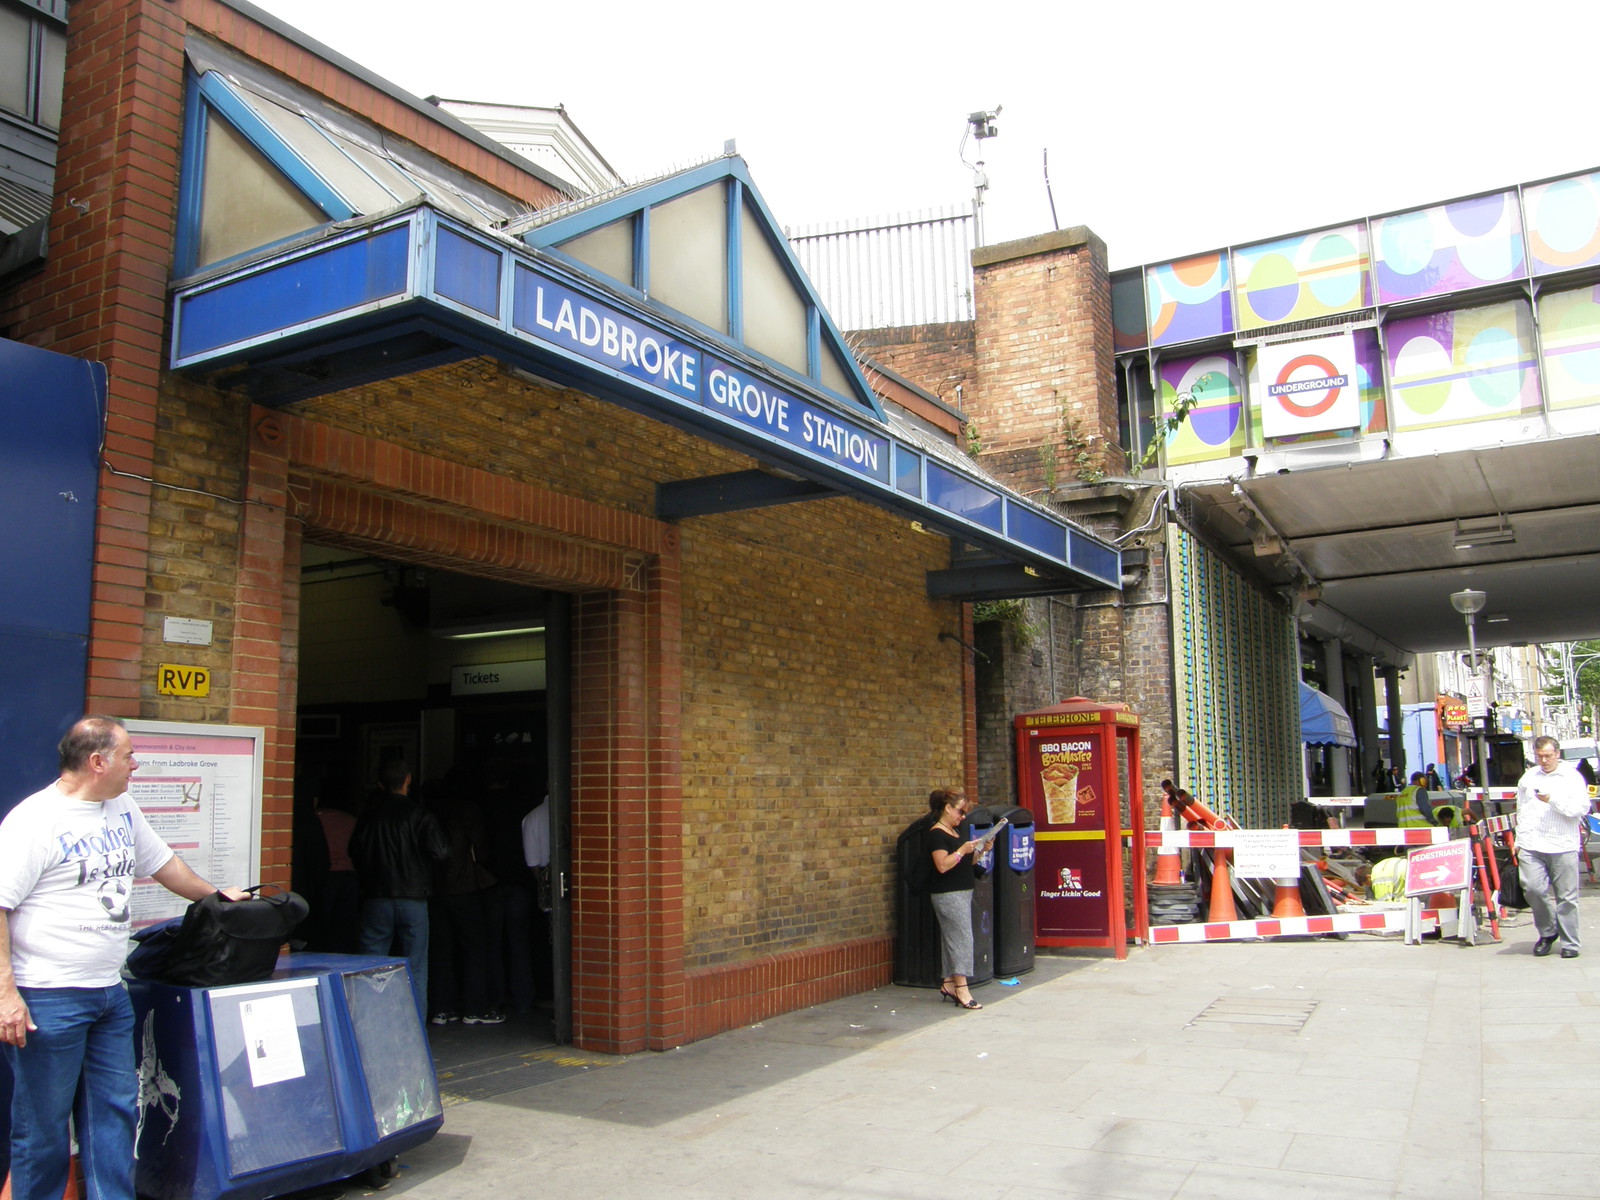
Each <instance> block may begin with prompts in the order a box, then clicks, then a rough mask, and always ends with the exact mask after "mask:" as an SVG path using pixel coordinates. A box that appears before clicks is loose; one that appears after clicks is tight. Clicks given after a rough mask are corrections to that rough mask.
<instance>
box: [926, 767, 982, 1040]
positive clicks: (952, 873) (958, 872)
mask: <svg viewBox="0 0 1600 1200" xmlns="http://www.w3.org/2000/svg"><path fill="white" fill-rule="evenodd" d="M928 809H929V811H930V812H931V813H932V815H933V819H934V820H933V824H932V825H930V826H929V827H928V831H927V833H925V834H923V840H922V845H923V849H924V850H925V851H926V852H927V853H928V854H930V855H932V856H933V871H934V874H933V879H932V880H931V881H930V882H929V884H928V896H929V899H930V900H932V902H933V911H934V914H935V915H936V916H937V917H938V918H939V940H940V944H941V950H942V956H943V962H944V982H943V983H941V984H940V985H939V992H940V994H941V995H943V996H945V997H947V998H948V999H949V1000H950V1001H951V1002H952V1003H954V1004H958V1005H960V1006H961V1007H962V1008H974V1009H976V1008H982V1007H983V1005H981V1004H979V1003H978V1002H977V1001H976V1000H974V999H973V998H972V993H971V992H970V991H969V990H968V989H967V977H968V976H970V975H971V974H972V889H973V885H974V883H975V882H976V877H975V876H974V874H973V869H972V863H973V859H974V858H975V857H976V856H977V854H978V853H979V852H980V848H981V847H982V845H983V843H984V839H981V838H980V839H977V840H974V841H962V839H961V834H960V832H959V830H960V829H961V822H962V819H963V818H964V817H965V816H966V812H967V798H966V797H965V796H963V795H962V794H961V793H960V792H956V791H951V790H949V789H947V788H936V789H935V790H934V791H933V792H931V793H930V794H929V796H928Z"/></svg>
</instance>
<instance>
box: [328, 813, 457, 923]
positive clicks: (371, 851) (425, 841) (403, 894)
mask: <svg viewBox="0 0 1600 1200" xmlns="http://www.w3.org/2000/svg"><path fill="white" fill-rule="evenodd" d="M449 855H450V842H449V840H448V839H447V838H446V837H445V835H444V831H443V830H442V829H440V828H439V823H438V822H437V821H435V820H434V819H433V816H432V814H430V813H428V812H425V811H424V810H423V808H422V806H421V805H420V804H418V803H417V802H416V801H415V800H413V799H411V797H409V796H400V795H395V794H394V793H389V794H387V795H384V796H382V797H380V798H379V799H377V800H374V801H373V802H372V803H371V804H369V805H367V808H366V811H365V812H363V813H362V814H361V818H360V819H359V820H358V821H357V822H356V827H355V831H354V832H353V833H351V835H350V858H351V861H353V862H354V863H355V866H356V878H357V879H359V880H360V881H361V891H362V893H363V894H364V895H365V896H367V897H368V898H369V899H380V900H426V899H427V898H428V897H429V896H431V895H433V864H434V863H442V862H444V861H445V859H446V858H448V857H449Z"/></svg>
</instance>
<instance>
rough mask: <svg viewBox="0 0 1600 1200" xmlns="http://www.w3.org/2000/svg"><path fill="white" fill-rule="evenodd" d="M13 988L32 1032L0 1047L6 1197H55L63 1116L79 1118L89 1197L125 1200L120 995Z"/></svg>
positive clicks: (128, 1171)
mask: <svg viewBox="0 0 1600 1200" xmlns="http://www.w3.org/2000/svg"><path fill="white" fill-rule="evenodd" d="M17 991H18V992H19V993H20V994H21V996H22V999H23V1002H24V1003H25V1004H27V1006H28V1013H29V1015H30V1016H31V1017H32V1018H33V1023H34V1024H35V1025H37V1026H38V1028H37V1029H36V1030H34V1031H33V1032H32V1033H29V1034H28V1044H27V1045H26V1046H6V1047H5V1052H6V1061H7V1063H8V1064H9V1065H10V1067H11V1082H12V1089H13V1090H12V1096H11V1194H12V1196H13V1198H14V1200H61V1193H62V1192H63V1191H65V1190H66V1186H67V1160H68V1159H69V1158H70V1157H71V1152H72V1146H71V1142H70V1140H69V1139H68V1136H67V1117H68V1115H69V1114H70V1115H72V1116H74V1117H76V1119H77V1132H78V1164H79V1166H80V1167H81V1168H82V1170H83V1176H84V1182H85V1183H86V1185H87V1187H88V1193H89V1200H133V1139H134V1117H135V1115H136V1105H137V1103H138V1097H139V1075H138V1071H137V1069H136V1068H135V1066H134V1061H133V1005H132V1004H131V1003H129V1001H128V992H127V989H126V988H124V987H123V986H122V985H121V984H120V983H119V984H115V985H114V986H112V987H104V988H92V987H91V988H31V987H24V988H18V989H17ZM80 1083H81V1086H80Z"/></svg>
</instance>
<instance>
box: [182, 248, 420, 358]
mask: <svg viewBox="0 0 1600 1200" xmlns="http://www.w3.org/2000/svg"><path fill="white" fill-rule="evenodd" d="M409 245H410V227H409V226H405V225H401V226H398V227H395V228H392V229H386V230H383V231H382V232H380V233H376V234H373V235H372V236H371V237H366V238H360V239H358V240H356V241H351V242H344V243H341V244H340V245H337V246H334V247H332V248H330V249H328V250H323V251H320V252H318V253H316V254H310V255H306V256H304V257H302V258H293V259H289V260H287V261H285V262H282V263H278V264H276V265H274V266H270V267H264V268H262V269H261V270H258V271H256V272H254V273H252V274H249V275H241V276H240V277H238V278H237V279H231V280H229V281H227V282H226V283H222V284H219V285H217V286H216V287H214V288H210V289H208V290H206V291H203V292H196V293H194V294H193V295H190V296H183V297H180V298H179V301H178V351H177V355H178V358H179V359H187V358H189V357H190V356H192V355H195V354H203V353H204V352H206V351H207V350H215V349H218V348H220V347H222V346H231V345H233V344H235V343H237V342H248V341H251V340H253V339H255V338H259V337H265V336H267V335H268V334H272V333H276V332H277V331H278V330H280V329H290V328H293V327H294V326H297V325H303V324H305V323H307V322H309V321H315V320H318V319H319V318H323V317H331V316H334V315H336V314H338V313H342V312H345V311H347V310H349V309H353V308H360V307H361V306H362V305H365V304H370V303H372V302H373V301H375V300H383V299H387V298H388V297H391V296H398V295H400V294H401V293H402V292H403V291H405V287H406V263H407V250H408V247H409Z"/></svg>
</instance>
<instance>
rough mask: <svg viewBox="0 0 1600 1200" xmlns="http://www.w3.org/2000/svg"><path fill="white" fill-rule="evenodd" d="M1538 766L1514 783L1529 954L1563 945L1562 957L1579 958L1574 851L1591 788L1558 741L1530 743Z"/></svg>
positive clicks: (1580, 836) (1543, 739)
mask: <svg viewBox="0 0 1600 1200" xmlns="http://www.w3.org/2000/svg"><path fill="white" fill-rule="evenodd" d="M1533 756H1534V758H1536V759H1537V760H1538V763H1537V765H1535V766H1532V767H1529V768H1528V769H1527V770H1526V771H1525V772H1523V775H1522V778H1521V779H1519V780H1518V781H1517V875H1518V878H1519V879H1520V881H1521V883H1522V891H1523V893H1524V894H1525V895H1526V896H1527V897H1528V905H1529V907H1530V908H1532V909H1533V924H1534V927H1535V928H1536V929H1537V930H1538V931H1539V940H1538V941H1536V942H1534V944H1533V952H1534V953H1535V954H1536V955H1538V956H1539V957H1541V958H1542V957H1544V956H1545V955H1546V954H1549V953H1550V951H1551V949H1552V948H1554V946H1555V944H1556V942H1557V941H1558V940H1559V941H1560V942H1561V957H1562V958H1577V957H1578V847H1579V845H1580V844H1581V843H1582V839H1583V818H1584V817H1585V816H1586V815H1587V814H1588V812H1589V789H1588V786H1587V785H1586V784H1585V783H1584V782H1583V777H1582V776H1581V775H1579V774H1578V772H1577V769H1576V768H1574V767H1573V765H1572V764H1571V763H1567V762H1562V761H1561V743H1559V742H1558V741H1556V739H1555V738H1553V737H1537V738H1534V739H1533Z"/></svg>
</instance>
